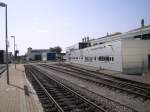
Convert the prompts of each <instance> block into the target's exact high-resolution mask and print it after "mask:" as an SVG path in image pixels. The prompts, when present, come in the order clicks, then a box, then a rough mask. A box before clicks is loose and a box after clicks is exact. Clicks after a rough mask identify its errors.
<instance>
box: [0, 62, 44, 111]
mask: <svg viewBox="0 0 150 112" xmlns="http://www.w3.org/2000/svg"><path fill="white" fill-rule="evenodd" d="M9 73H10V75H9V76H10V85H8V84H7V77H6V71H5V72H4V73H3V74H2V77H1V78H0V112H43V109H42V106H41V103H40V102H39V100H38V97H37V95H36V93H35V91H34V90H33V88H32V86H31V85H30V83H29V82H28V80H27V79H26V76H25V72H24V66H23V65H22V64H19V65H17V68H16V69H15V68H14V65H11V66H10V67H9ZM25 85H26V86H27V88H28V90H29V96H28V95H26V94H25V90H24V86H25Z"/></svg>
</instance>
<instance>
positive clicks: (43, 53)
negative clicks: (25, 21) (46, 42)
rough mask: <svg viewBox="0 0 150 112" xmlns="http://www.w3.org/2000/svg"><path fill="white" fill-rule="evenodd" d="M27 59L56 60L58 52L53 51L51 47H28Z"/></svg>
mask: <svg viewBox="0 0 150 112" xmlns="http://www.w3.org/2000/svg"><path fill="white" fill-rule="evenodd" d="M26 58H27V61H37V60H39V61H48V60H56V53H55V52H51V51H50V50H49V49H32V48H31V47H29V48H28V51H27V54H26Z"/></svg>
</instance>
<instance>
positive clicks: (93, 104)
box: [34, 67, 107, 112]
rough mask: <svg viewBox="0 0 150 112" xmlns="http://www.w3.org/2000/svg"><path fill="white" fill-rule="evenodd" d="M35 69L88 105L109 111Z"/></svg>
mask: <svg viewBox="0 0 150 112" xmlns="http://www.w3.org/2000/svg"><path fill="white" fill-rule="evenodd" d="M34 69H35V70H36V71H38V72H40V73H41V74H43V75H45V76H47V78H50V80H53V81H54V82H56V83H57V84H59V85H60V86H61V87H63V88H64V89H66V90H68V91H69V92H71V93H73V94H75V95H76V96H78V97H79V98H81V99H82V100H83V101H85V102H86V103H88V104H90V105H92V106H93V107H95V108H97V109H98V110H100V111H102V112H107V110H105V109H103V108H102V107H100V106H98V105H96V104H95V103H93V102H91V101H89V100H88V99H86V98H84V97H83V96H81V95H80V94H78V93H77V92H75V91H73V90H72V89H70V88H68V87H67V86H65V85H64V84H63V83H61V82H58V81H57V80H55V79H52V78H51V77H49V76H48V75H47V74H46V73H44V72H41V71H40V70H39V69H36V68H35V67H34Z"/></svg>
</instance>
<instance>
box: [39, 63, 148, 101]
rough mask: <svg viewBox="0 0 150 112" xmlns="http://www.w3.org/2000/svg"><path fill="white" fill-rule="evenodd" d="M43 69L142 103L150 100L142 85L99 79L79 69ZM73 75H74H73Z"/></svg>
mask: <svg viewBox="0 0 150 112" xmlns="http://www.w3.org/2000/svg"><path fill="white" fill-rule="evenodd" d="M40 66H43V67H46V68H48V69H52V70H55V71H58V72H63V73H66V74H69V75H72V76H75V77H78V78H82V79H83V80H87V81H90V82H92V83H95V84H98V85H101V86H105V87H108V88H109V89H114V90H119V91H120V92H125V93H127V94H132V95H134V97H140V98H142V99H143V100H144V101H145V100H150V89H149V88H146V87H143V85H139V84H138V85H136V84H135V83H133V84H132V83H130V82H129V83H128V82H124V81H122V80H121V81H120V80H113V79H112V78H109V77H100V76H97V75H95V73H91V72H88V71H83V70H80V69H76V68H73V67H71V66H70V67H69V68H71V69H70V70H69V69H65V68H64V65H63V68H62V67H60V66H58V65H57V66H54V65H53V66H50V65H44V64H42V65H40ZM73 73H75V74H73Z"/></svg>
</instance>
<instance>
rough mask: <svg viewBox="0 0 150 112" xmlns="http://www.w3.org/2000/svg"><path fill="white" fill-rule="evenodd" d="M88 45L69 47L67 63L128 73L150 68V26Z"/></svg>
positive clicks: (93, 41)
mask: <svg viewBox="0 0 150 112" xmlns="http://www.w3.org/2000/svg"><path fill="white" fill-rule="evenodd" d="M83 43H86V42H83ZM87 43H88V45H90V46H87V47H85V48H79V47H78V48H77V47H75V48H73V46H71V47H68V48H67V52H66V57H67V61H69V62H73V63H78V64H84V65H88V66H94V67H97V68H98V69H100V68H103V69H109V70H115V71H120V72H125V73H128V74H137V73H142V72H143V70H144V69H150V25H149V26H144V27H141V28H138V29H134V30H131V31H129V32H126V33H123V34H121V33H116V34H113V35H107V36H105V37H102V38H98V39H93V40H89V41H88V42H87ZM89 43H90V44H89ZM77 45H78V44H77ZM77 45H76V46H77Z"/></svg>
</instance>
